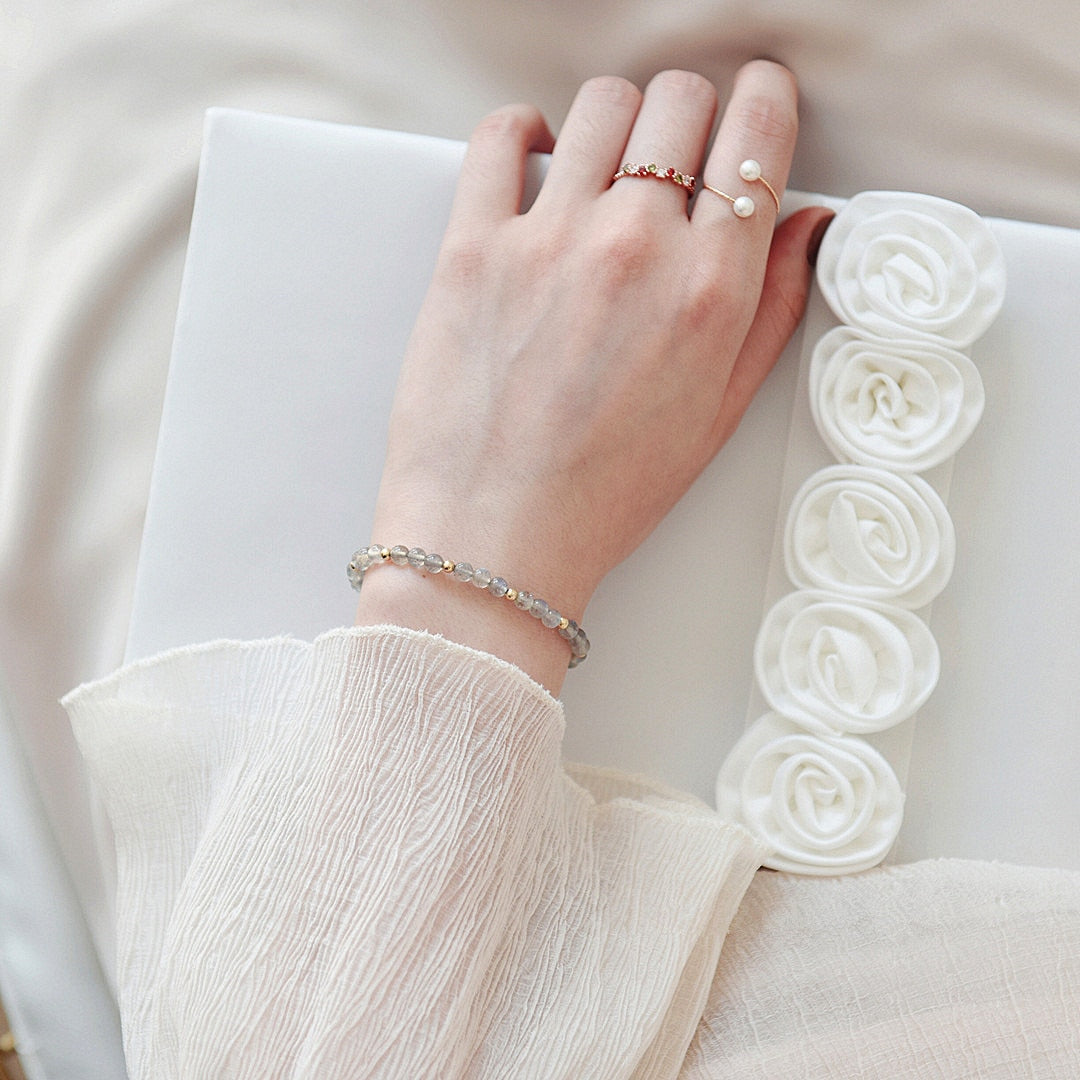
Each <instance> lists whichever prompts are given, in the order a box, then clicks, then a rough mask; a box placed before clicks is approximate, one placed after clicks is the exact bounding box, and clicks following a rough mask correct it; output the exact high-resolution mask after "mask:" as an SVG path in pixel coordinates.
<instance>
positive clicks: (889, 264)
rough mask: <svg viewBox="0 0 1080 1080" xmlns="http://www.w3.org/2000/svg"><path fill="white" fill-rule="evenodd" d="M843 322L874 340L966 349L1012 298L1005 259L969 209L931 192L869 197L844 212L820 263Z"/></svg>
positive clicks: (823, 283) (824, 286) (824, 288)
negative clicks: (921, 340)
mask: <svg viewBox="0 0 1080 1080" xmlns="http://www.w3.org/2000/svg"><path fill="white" fill-rule="evenodd" d="M817 277H818V285H819V287H820V288H821V292H822V294H823V295H824V297H825V299H826V300H827V301H828V303H829V306H830V307H831V308H832V309H833V311H834V312H835V313H836V315H837V317H838V318H839V319H840V320H841V321H842V322H846V323H848V324H850V325H851V326H858V327H862V328H863V329H865V330H867V331H869V332H870V333H872V334H878V335H880V336H882V337H891V336H894V335H895V334H897V333H905V334H907V335H910V334H911V332H914V333H916V334H930V335H932V336H934V337H937V338H943V339H945V340H946V341H947V342H949V343H951V344H953V345H955V346H957V347H961V348H962V347H964V346H967V345H970V344H971V343H972V342H973V341H974V340H975V339H976V338H978V337H979V336H980V335H981V334H982V333H983V332H984V331H985V330H986V328H987V327H988V326H989V325H990V323H991V322H993V320H994V317H995V316H996V315H997V313H998V311H999V310H1000V309H1001V304H1002V300H1003V299H1004V296H1005V258H1004V256H1003V255H1002V253H1001V247H1000V246H999V244H998V242H997V240H996V238H995V237H994V234H993V233H992V232H991V231H990V228H989V226H988V225H987V224H986V222H984V221H983V220H982V218H980V217H979V216H978V214H976V213H974V212H973V211H971V210H969V209H968V208H967V207H966V206H960V205H958V204H957V203H953V202H948V201H946V200H945V199H937V198H934V197H932V196H929V195H913V194H909V193H903V192H892V191H864V192H862V193H861V194H859V195H856V196H855V197H854V198H852V199H851V200H850V201H849V202H848V204H847V205H846V206H845V207H844V208H843V209H842V210H841V211H840V213H839V214H837V216H836V218H835V219H834V221H833V222H832V224H831V225H830V226H829V228H828V231H827V232H826V233H825V238H824V240H823V241H822V244H821V250H820V252H819V253H818V260H817Z"/></svg>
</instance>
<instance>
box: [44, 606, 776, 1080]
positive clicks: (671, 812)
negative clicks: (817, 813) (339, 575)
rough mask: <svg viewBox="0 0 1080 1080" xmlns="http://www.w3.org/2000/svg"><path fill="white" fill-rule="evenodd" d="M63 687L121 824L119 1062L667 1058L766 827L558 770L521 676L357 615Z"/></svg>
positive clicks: (327, 1067) (323, 1071)
mask: <svg viewBox="0 0 1080 1080" xmlns="http://www.w3.org/2000/svg"><path fill="white" fill-rule="evenodd" d="M65 703H66V705H67V707H68V709H69V712H70V713H71V716H72V720H73V724H74V727H75V731H76V734H77V737H78V740H79V743H80V746H81V748H82V751H83V753H84V755H85V757H86V760H87V762H88V764H89V767H90V769H91V772H92V774H93V777H94V779H95V782H96V784H97V786H98V788H99V789H100V792H101V795H102V798H103V800H104V803H105V806H106V808H107V812H108V814H109V818H110V820H111V823H112V826H113V829H114V831H115V835H116V855H117V875H118V882H117V898H118V899H117V922H118V942H119V945H118V972H119V982H120V990H119V993H120V1006H121V1012H122V1016H123V1023H124V1032H125V1046H126V1053H127V1057H128V1068H129V1070H130V1073H131V1077H132V1080H141V1078H143V1077H154V1078H159V1077H184V1078H185V1080H196V1078H200V1077H215V1078H218V1077H258V1078H260V1080H266V1078H271V1077H289V1078H301V1077H303V1078H308V1077H311V1078H315V1077H317V1078H319V1080H332V1078H335V1077H342V1078H345V1077H348V1078H350V1080H354V1078H359V1077H368V1076H408V1077H428V1076H431V1077H436V1076H439V1077H448V1076H458V1075H468V1076H475V1077H484V1076H507V1075H513V1076H515V1077H530V1076H536V1077H545V1078H551V1077H561V1076H566V1077H580V1076H584V1075H588V1076H590V1077H608V1076H610V1077H634V1076H649V1077H664V1076H675V1075H677V1074H678V1071H679V1068H680V1066H681V1064H682V1062H683V1060H684V1057H685V1054H686V1051H687V1047H688V1046H689V1044H690V1041H691V1039H692V1037H693V1035H694V1030H695V1027H696V1025H697V1022H698V1020H699V1018H700V1017H701V1014H702V1011H703V1009H704V1005H705V1001H706V998H707V995H708V991H709V986H710V983H711V980H712V975H713V972H714V971H715V967H716V962H717V958H718V956H719V951H720V945H721V942H722V941H723V938H724V935H725V933H726V931H727V927H728V924H729V923H730V920H731V918H732V916H733V914H734V912H735V909H736V907H737V906H738V903H739V901H740V900H741V898H742V895H743V893H744V891H745V889H746V887H747V886H748V884H749V882H750V880H751V878H752V876H753V871H754V870H755V868H756V867H757V866H758V864H759V862H760V859H761V857H762V855H763V849H762V848H761V847H760V846H759V844H758V843H757V841H755V840H754V839H753V838H752V837H751V836H750V835H749V834H748V833H746V832H745V831H743V830H742V829H741V828H739V827H737V826H733V825H730V824H727V823H725V822H723V821H721V820H720V819H719V818H717V817H716V815H714V814H713V813H712V812H710V811H709V810H708V809H706V808H705V807H703V806H702V805H700V804H697V803H692V802H689V801H687V800H686V799H684V798H683V797H682V796H677V795H675V794H674V793H671V792H668V791H666V790H661V789H659V788H657V787H655V786H654V785H652V784H650V783H649V782H647V781H643V780H640V779H630V778H626V777H622V776H620V775H619V774H617V773H613V772H600V771H595V770H590V769H574V770H573V775H572V776H571V775H569V774H568V773H567V771H565V770H564V768H563V766H562V764H561V761H560V744H561V737H562V730H563V715H562V709H561V706H560V705H559V703H558V702H557V701H555V700H554V699H553V698H551V697H550V696H549V695H548V694H547V693H546V692H545V691H544V690H543V689H541V688H540V687H539V686H537V685H536V684H535V683H533V682H532V681H531V680H530V679H528V678H527V677H526V676H525V675H524V674H523V673H521V672H520V671H518V670H517V669H516V668H514V667H512V666H510V665H508V664H505V663H503V662H501V661H499V660H496V659H494V658H493V657H490V656H487V655H485V654H482V653H477V652H474V651H472V650H469V649H465V648H463V647H461V646H457V645H453V644H451V643H449V642H446V641H444V640H443V639H441V638H436V637H432V636H429V635H426V634H420V633H415V632H412V631H406V630H399V629H395V628H387V627H381V628H375V629H370V628H369V629H360V630H340V631H334V632H332V633H329V634H326V635H324V636H323V637H321V638H319V639H318V640H317V641H316V642H315V643H314V644H313V645H309V644H305V643H301V642H298V641H295V640H292V639H277V640H272V641H264V642H256V643H248V644H239V643H217V644H212V645H206V646H201V647H197V648H190V649H184V650H180V651H176V652H172V653H168V654H165V655H163V656H160V657H156V658H154V659H152V660H149V661H146V662H143V663H140V664H137V665H134V666H131V667H128V668H126V669H124V670H122V671H120V672H118V673H116V674H115V675H113V676H111V677H110V678H108V679H106V680H103V681H102V682H99V683H96V684H93V685H90V686H86V687H82V688H80V689H79V690H77V691H75V692H74V693H73V694H71V695H69V697H68V698H67V699H66V702H65Z"/></svg>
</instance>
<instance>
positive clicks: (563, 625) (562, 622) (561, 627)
mask: <svg viewBox="0 0 1080 1080" xmlns="http://www.w3.org/2000/svg"><path fill="white" fill-rule="evenodd" d="M569 625H570V620H569V619H568V618H567V617H566V616H565V615H564V616H563V617H562V618H561V619H560V620H559V625H558V629H559V630H565V629H566V628H567V627H568V626H569Z"/></svg>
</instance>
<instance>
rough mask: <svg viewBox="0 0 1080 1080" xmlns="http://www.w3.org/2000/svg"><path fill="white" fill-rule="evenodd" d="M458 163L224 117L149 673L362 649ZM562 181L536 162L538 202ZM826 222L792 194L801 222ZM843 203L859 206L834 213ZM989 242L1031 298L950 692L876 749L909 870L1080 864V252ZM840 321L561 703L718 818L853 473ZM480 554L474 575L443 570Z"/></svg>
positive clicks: (760, 403)
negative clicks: (787, 528)
mask: <svg viewBox="0 0 1080 1080" xmlns="http://www.w3.org/2000/svg"><path fill="white" fill-rule="evenodd" d="M462 152H463V147H462V145H461V144H459V143H454V142H448V141H445V140H439V139H432V138H426V137H421V136H413V135H406V134H401V133H396V132H385V131H376V130H371V129H364V128H350V127H344V126H339V125H331V124H322V123H316V122H311V121H303V120H291V119H284V118H280V117H267V116H260V115H255V114H249V113H242V112H235V111H229V110H215V111H212V112H211V113H210V114H209V117H208V122H207V135H206V142H205V147H204V155H203V161H202V166H201V170H200V178H199V189H198V196H197V200H196V208H195V215H194V219H193V223H192V231H191V239H190V244H189V251H188V260H187V266H186V270H185V276H184V285H183V290H182V294H181V302H180V309H179V313H178V318H177V327H176V337H175V343H174V350H173V359H172V366H171V369H170V374H169V382H168V388H167V391H166V399H165V408H164V414H163V419H162V428H161V435H160V440H159V445H158V453H157V459H156V463H155V469H154V478H153V485H152V490H151V498H150V504H149V509H148V514H147V521H146V528H145V533H144V540H143V548H142V554H141V558H140V566H139V574H138V579H137V586H136V598H135V608H134V613H133V618H132V625H131V633H130V638H129V645H128V659H137V658H139V657H142V656H147V655H150V654H152V653H154V652H157V651H159V650H161V649H164V648H168V647H171V646H175V645H181V644H186V643H190V642H192V641H199V640H209V639H213V638H221V637H243V638H251V637H265V636H272V635H276V634H281V633H290V634H294V635H296V636H299V637H304V638H312V637H314V636H316V635H317V634H319V633H320V632H321V631H323V630H325V629H328V628H329V627H331V626H336V625H343V624H348V623H351V621H352V615H353V609H354V604H355V594H354V593H353V592H352V591H351V589H350V588H349V586H348V583H347V581H346V577H345V564H346V562H347V560H348V558H349V556H350V554H351V553H352V551H353V550H354V549H355V548H357V547H358V546H360V545H362V544H366V543H368V542H369V541H371V540H375V541H378V542H380V543H387V544H392V543H397V542H409V543H416V544H420V545H423V544H424V538H423V537H405V538H402V537H372V536H370V535H369V533H370V521H371V516H372V510H373V505H374V498H375V493H376V490H377V485H378V480H379V474H380V470H381V464H382V457H383V446H384V441H385V435H386V419H387V415H388V412H389V406H390V401H391V397H392V394H393V389H394V384H395V381H396V375H397V366H398V361H399V358H400V356H401V354H402V351H403V348H404V344H405V340H406V338H407V335H408V333H409V330H410V328H411V324H412V321H413V318H414V316H415V313H416V311H417V310H418V308H419V305H420V302H421V300H422V297H423V294H424V291H425V289H426V285H427V281H428V278H429V276H430V273H431V270H432V267H433V264H434V259H435V254H436V252H437V249H438V244H439V240H440V237H441V234H442V230H443V228H444V226H445V223H446V219H447V215H448V212H449V206H450V200H451V197H452V194H453V188H454V183H455V180H456V173H457V169H458V167H459V165H460V161H461V156H462ZM541 172H542V162H539V161H538V162H537V163H536V182H537V183H539V177H540V174H541ZM811 201H813V202H817V201H822V200H820V199H817V198H813V199H812V198H811V197H809V196H803V195H799V194H798V193H789V195H788V197H787V198H786V200H785V210H791V209H795V208H796V207H797V206H799V205H804V204H806V203H808V202H811ZM826 201H830V202H831V203H832V204H833V205H836V206H839V205H841V204H840V201H839V200H826ZM990 226H991V228H992V230H993V232H994V234H995V236H996V237H997V239H998V241H999V243H1000V244H1001V247H1002V249H1003V251H1004V253H1005V257H1006V262H1007V267H1008V291H1007V294H1006V299H1005V307H1004V309H1003V310H1002V312H1001V315H1000V316H999V318H998V320H997V321H996V322H995V323H994V325H993V326H992V327H991V329H990V330H989V331H988V332H987V333H986V334H985V336H984V337H982V338H980V339H979V340H978V341H977V342H976V344H975V345H974V346H973V348H972V349H971V350H970V351H971V355H972V358H973V360H974V361H975V363H976V365H977V367H978V369H979V371H980V373H981V375H982V380H983V383H984V384H985V388H986V408H985V412H984V415H983V418H982V421H981V424H980V425H979V427H978V429H977V430H976V431H975V433H974V435H973V436H972V437H971V439H970V440H969V441H968V442H967V444H966V445H964V446H963V447H962V448H961V450H960V451H959V453H958V454H957V456H956V457H955V459H954V460H953V461H952V463H951V464H950V465H949V466H948V468H947V469H945V470H943V471H942V472H941V473H940V474H939V475H937V476H936V477H934V478H933V479H934V483H935V486H937V487H938V488H939V490H940V491H941V492H942V494H943V495H945V496H946V497H947V503H948V508H949V513H950V514H951V516H952V518H953V521H954V523H955V526H956V531H957V538H958V551H957V561H956V569H955V571H954V573H953V576H952V580H951V581H950V583H949V585H948V586H947V588H946V589H945V591H944V593H943V594H942V595H941V596H940V597H938V598H937V599H936V600H935V601H934V602H933V605H932V608H930V609H929V610H928V611H927V612H925V613H923V614H924V616H925V617H926V618H927V619H928V622H929V626H930V628H931V630H932V632H933V634H934V636H935V638H936V639H937V642H938V644H939V646H940V649H941V655H942V673H941V680H940V683H939V685H938V687H937V689H936V691H935V692H934V694H933V695H932V697H931V698H930V700H929V701H928V702H927V704H926V705H924V706H923V707H922V708H921V709H920V711H919V713H918V714H917V716H916V717H915V718H914V720H912V721H907V722H905V723H904V724H901V725H900V726H899V727H897V728H894V729H892V730H891V731H888V732H884V733H882V734H881V735H879V736H871V737H870V741H871V742H872V743H874V745H876V746H877V747H878V748H879V749H880V750H881V751H882V752H883V753H884V754H885V756H886V757H887V758H888V759H889V760H890V762H891V763H892V764H893V766H894V768H895V769H896V771H897V772H898V774H899V775H900V777H901V780H902V782H903V783H904V786H905V788H906V792H907V803H906V810H905V820H904V825H903V827H902V829H901V832H900V836H899V839H898V841H897V844H896V846H895V848H894V849H893V852H892V854H891V855H890V861H908V860H911V859H915V858H923V857H935V856H957V857H967V858H988V859H1001V860H1005V861H1011V862H1018V863H1031V864H1041V865H1053V866H1068V867H1073V868H1080V842H1078V839H1080V794H1078V793H1077V786H1076V781H1075V778H1076V776H1077V775H1078V774H1080V704H1078V702H1080V482H1078V480H1077V479H1076V476H1075V475H1074V462H1076V461H1078V460H1080V428H1078V425H1077V423H1076V421H1075V417H1076V415H1077V413H1078V412H1080V363H1078V359H1080V344H1078V340H1080V311H1078V310H1077V307H1076V303H1075V287H1074V285H1072V284H1071V283H1074V282H1075V281H1076V280H1078V279H1080V234H1077V233H1075V232H1072V231H1070V230H1064V229H1054V228H1049V227H1045V226H1036V225H1030V224H1024V223H1018V222H1009V221H1000V220H993V221H991V222H990ZM834 323H835V319H834V318H833V317H832V315H831V313H830V312H829V311H828V309H827V307H826V305H825V304H824V302H823V301H822V300H821V297H820V296H819V295H817V294H816V292H815V295H814V297H813V298H812V301H811V307H810V311H809V312H808V315H807V319H806V324H805V327H804V329H803V330H801V331H800V332H799V333H798V334H797V335H796V337H795V339H794V340H793V341H792V343H791V345H790V346H789V347H788V350H787V351H786V353H785V355H784V357H783V358H782V359H781V361H780V364H779V366H778V368H777V370H776V371H775V372H774V373H773V375H772V376H770V379H769V381H768V382H767V384H766V386H765V388H764V389H763V391H762V392H761V393H760V394H759V396H758V398H757V399H756V400H755V402H754V404H753V406H752V407H751V409H750V411H749V412H748V414H747V416H746V418H745V420H744V422H743V424H742V426H741V427H740V429H739V430H738V432H737V433H736V435H735V437H734V438H733V439H732V440H731V442H730V443H729V444H728V446H727V447H726V448H725V449H724V451H723V452H722V453H721V455H720V456H719V458H718V459H717V460H716V461H715V462H714V463H713V464H712V465H711V466H710V467H709V468H708V469H707V470H706V472H705V473H704V474H703V475H702V477H701V478H700V479H699V481H698V482H697V483H696V484H695V486H694V487H693V488H692V490H691V491H690V492H689V493H688V494H687V496H686V497H685V498H684V499H683V500H682V501H681V502H680V504H679V505H678V506H677V507H676V508H675V510H674V511H673V512H672V514H671V515H670V516H669V517H668V519H667V520H665V522H664V523H663V524H662V526H661V527H660V528H659V529H658V530H657V532H656V533H655V534H654V535H653V536H652V537H651V538H650V539H649V540H648V541H647V542H646V544H645V545H643V547H642V548H641V549H640V550H639V551H638V552H636V553H635V554H634V555H633V556H632V557H631V558H630V559H628V560H627V562H626V563H624V564H623V565H622V566H620V567H618V568H617V569H616V570H615V571H614V572H613V573H612V574H611V575H610V576H609V577H608V578H607V579H606V580H605V582H604V583H603V585H602V587H601V589H600V590H599V591H598V593H597V595H596V597H595V598H594V600H593V602H592V604H591V605H590V607H589V610H588V612H587V616H586V618H585V619H584V620H583V623H584V625H585V626H586V627H587V628H588V631H589V635H590V638H591V639H592V642H593V650H592V653H591V655H590V657H589V661H588V663H587V664H585V665H583V666H582V667H580V668H578V669H576V670H575V671H574V672H572V673H571V675H570V676H569V677H568V679H567V681H566V686H565V689H564V693H563V699H564V701H565V703H566V709H567V720H568V727H567V737H566V754H567V757H568V758H570V759H574V760H581V761H587V762H591V763H594V764H601V765H613V766H617V767H619V768H622V769H626V770H630V771H634V772H643V773H647V774H649V775H651V776H653V777H656V778H657V779H660V780H663V781H665V782H667V783H670V784H672V785H674V786H677V787H679V788H682V789H684V790H688V791H691V792H693V793H694V794H696V795H698V796H700V797H701V798H703V799H705V800H707V801H709V802H712V800H713V791H714V783H715V778H716V772H717V769H718V768H719V766H720V764H721V762H722V761H723V759H724V757H725V755H726V754H727V752H728V750H729V749H730V748H731V746H732V745H733V744H734V743H735V742H736V740H737V739H738V737H739V735H740V734H741V733H742V731H743V730H744V728H745V726H746V725H747V723H748V721H750V720H752V719H753V718H754V716H755V715H756V710H757V709H758V708H759V705H760V698H759V695H758V693H757V691H756V690H755V687H754V676H753V647H754V640H755V636H756V634H757V631H758V627H759V626H760V624H761V620H762V616H763V614H764V613H765V611H766V610H767V609H768V607H769V606H770V605H771V603H772V602H773V601H774V600H776V599H777V598H778V597H779V596H781V595H783V594H784V593H785V592H787V591H790V589H791V585H790V583H788V582H787V581H786V578H785V577H784V569H783V562H782V558H781V552H780V545H779V533H780V530H782V528H783V522H784V520H785V517H786V513H787V506H788V503H789V502H790V499H791V496H792V494H793V493H794V491H795V489H796V488H797V487H798V486H799V484H800V483H801V482H802V480H803V479H804V478H805V476H806V475H808V474H809V473H810V472H812V471H813V470H814V469H817V468H820V467H823V466H825V465H828V464H830V463H831V462H832V461H833V459H832V457H831V456H830V455H829V453H828V451H827V450H826V448H825V446H824V444H823V443H822V441H821V439H820V436H819V435H818V434H817V431H816V428H815V427H814V425H813V422H812V419H811V416H810V411H809V407H808V405H807V392H806V382H807V368H808V355H809V346H810V345H812V343H813V341H814V340H816V337H817V336H818V335H819V334H820V333H821V331H822V329H824V328H827V327H828V326H830V325H833V324H834ZM444 554H446V555H447V556H449V557H457V556H460V557H464V558H468V555H469V553H468V552H460V553H458V552H444Z"/></svg>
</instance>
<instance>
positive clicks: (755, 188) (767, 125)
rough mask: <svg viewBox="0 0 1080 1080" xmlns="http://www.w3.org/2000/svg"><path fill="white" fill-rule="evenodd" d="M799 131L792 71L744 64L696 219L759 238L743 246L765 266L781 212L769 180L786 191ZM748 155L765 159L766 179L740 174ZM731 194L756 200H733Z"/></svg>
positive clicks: (715, 229) (701, 186) (701, 225)
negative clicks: (777, 217)
mask: <svg viewBox="0 0 1080 1080" xmlns="http://www.w3.org/2000/svg"><path fill="white" fill-rule="evenodd" d="M797 131H798V97H797V90H796V85H795V78H794V76H793V75H792V74H791V72H789V71H788V70H787V69H786V68H784V67H782V66H781V65H780V64H774V63H772V62H770V61H768V60H755V61H754V62H752V63H750V64H746V65H745V66H744V67H742V68H741V69H740V70H739V73H738V75H737V76H736V78H735V85H734V87H733V89H732V94H731V99H730V101H729V102H728V105H727V108H726V109H725V110H724V117H723V120H722V121H721V123H720V130H719V133H718V134H717V137H716V141H715V143H714V144H713V149H712V152H711V153H710V154H709V160H708V161H707V162H706V163H705V168H704V170H703V175H702V176H701V177H699V180H698V192H699V194H698V198H697V201H696V202H695V204H694V213H693V223H694V227H695V228H697V229H701V230H703V231H708V232H709V233H719V234H721V235H723V236H725V237H727V236H731V235H732V234H736V235H740V236H743V237H745V238H747V239H750V238H753V239H755V240H758V241H759V243H757V244H753V245H744V246H743V250H744V251H746V252H748V253H750V252H752V253H754V255H755V257H756V258H757V260H758V261H759V264H760V265H759V269H760V268H761V267H763V265H764V259H765V254H766V251H767V247H766V244H765V243H764V241H766V240H767V238H768V236H769V234H770V233H771V232H772V229H773V226H774V224H775V222H776V216H777V212H778V211H777V207H776V204H775V202H774V200H773V195H772V193H770V191H769V186H771V187H772V189H773V191H775V193H776V195H777V197H780V196H782V194H783V191H784V187H785V186H786V184H787V176H788V170H789V169H790V167H791V157H792V154H793V153H794V151H795V136H796V133H797ZM748 160H749V161H755V162H757V163H758V164H759V166H760V175H761V177H763V178H764V179H763V180H761V179H758V180H755V179H752V178H747V177H746V176H743V175H740V165H742V163H743V162H745V161H748ZM748 176H749V177H752V176H753V172H750V171H748ZM767 185H769V186H767ZM709 188H714V189H716V191H719V192H723V193H724V194H725V195H728V196H730V199H726V198H724V197H723V196H721V195H718V194H716V191H710V190H709ZM731 200H750V203H747V202H745V201H743V202H740V203H737V204H735V205H733V203H732V201H731ZM751 204H752V209H751V212H750V213H749V215H747V216H740V214H739V213H737V212H736V211H739V212H743V213H745V211H746V210H747V209H750V208H751Z"/></svg>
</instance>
